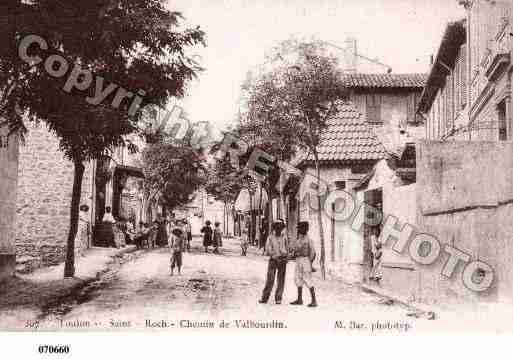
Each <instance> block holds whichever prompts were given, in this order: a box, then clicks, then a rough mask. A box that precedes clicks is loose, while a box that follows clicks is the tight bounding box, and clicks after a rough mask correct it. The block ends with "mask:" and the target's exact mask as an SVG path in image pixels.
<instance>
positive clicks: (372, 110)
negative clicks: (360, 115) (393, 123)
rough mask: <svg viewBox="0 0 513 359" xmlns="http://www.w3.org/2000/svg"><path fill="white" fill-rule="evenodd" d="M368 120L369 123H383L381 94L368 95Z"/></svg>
mask: <svg viewBox="0 0 513 359" xmlns="http://www.w3.org/2000/svg"><path fill="white" fill-rule="evenodd" d="M366 110H367V111H366V112H367V121H368V122H369V123H382V121H381V95H376V94H371V95H367V96H366Z"/></svg>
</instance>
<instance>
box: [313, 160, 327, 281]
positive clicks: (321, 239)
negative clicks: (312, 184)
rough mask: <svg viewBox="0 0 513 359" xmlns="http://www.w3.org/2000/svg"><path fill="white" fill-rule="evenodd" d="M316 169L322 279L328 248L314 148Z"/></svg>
mask: <svg viewBox="0 0 513 359" xmlns="http://www.w3.org/2000/svg"><path fill="white" fill-rule="evenodd" d="M313 152H314V158H315V170H316V173H317V206H318V207H319V208H317V221H318V222H319V239H320V242H321V255H320V256H319V265H320V266H321V273H322V279H326V249H325V245H324V225H323V222H322V201H321V184H320V178H321V168H320V166H319V156H318V154H317V151H316V150H314V151H313Z"/></svg>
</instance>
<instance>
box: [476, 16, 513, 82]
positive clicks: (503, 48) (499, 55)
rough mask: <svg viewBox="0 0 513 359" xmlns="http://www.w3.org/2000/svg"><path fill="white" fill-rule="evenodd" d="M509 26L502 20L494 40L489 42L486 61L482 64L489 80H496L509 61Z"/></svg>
mask: <svg viewBox="0 0 513 359" xmlns="http://www.w3.org/2000/svg"><path fill="white" fill-rule="evenodd" d="M509 30H510V26H509V24H508V23H507V22H504V23H503V24H502V26H500V27H499V32H498V33H497V35H496V36H495V39H494V40H495V41H493V43H492V44H491V50H490V52H489V56H487V61H486V62H485V64H484V66H483V67H484V70H485V75H486V77H487V78H488V80H489V81H495V80H497V79H498V78H499V77H500V76H501V75H502V74H503V73H504V70H506V68H507V67H508V66H509V64H510V63H511V41H510V36H509V33H510V31H509Z"/></svg>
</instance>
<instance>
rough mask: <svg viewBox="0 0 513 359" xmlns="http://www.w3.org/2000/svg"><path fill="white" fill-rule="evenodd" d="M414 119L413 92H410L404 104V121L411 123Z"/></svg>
mask: <svg viewBox="0 0 513 359" xmlns="http://www.w3.org/2000/svg"><path fill="white" fill-rule="evenodd" d="M414 120H415V94H414V93H411V94H409V95H408V101H407V104H406V122H407V123H411V122H414Z"/></svg>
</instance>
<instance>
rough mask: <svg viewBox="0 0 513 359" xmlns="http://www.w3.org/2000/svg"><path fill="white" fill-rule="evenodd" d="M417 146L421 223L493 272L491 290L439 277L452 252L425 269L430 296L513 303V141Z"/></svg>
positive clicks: (425, 285) (458, 278) (457, 273)
mask: <svg viewBox="0 0 513 359" xmlns="http://www.w3.org/2000/svg"><path fill="white" fill-rule="evenodd" d="M419 148H420V150H419V151H417V165H418V168H417V171H418V172H417V173H418V176H417V178H418V182H417V198H418V200H417V203H418V204H419V206H418V210H417V223H418V225H419V229H421V230H422V231H424V232H426V233H430V234H432V235H434V236H436V237H437V239H438V240H439V241H440V243H441V244H442V247H443V246H444V245H445V244H449V245H452V246H454V247H456V248H458V249H459V250H461V251H464V252H466V253H468V254H469V255H470V257H471V260H481V261H483V262H485V263H488V264H489V265H490V266H491V267H492V269H493V271H494V274H495V281H494V283H493V284H492V287H491V288H490V290H488V291H485V292H482V293H475V292H472V291H470V290H468V289H467V288H466V287H465V285H464V284H463V282H462V280H461V275H462V270H463V266H462V265H459V266H458V267H457V268H456V270H455V273H454V274H453V275H452V276H451V278H446V277H443V276H441V274H440V273H441V268H442V266H443V264H444V263H445V261H446V260H447V258H448V256H447V255H446V254H444V255H443V256H442V258H441V259H440V260H439V261H438V262H437V264H435V265H433V266H424V267H423V268H422V278H421V280H422V290H423V293H424V296H427V297H429V298H442V297H457V298H461V299H464V300H505V301H509V302H513V285H512V283H513V270H512V268H513V267H512V258H513V246H512V245H511V238H512V237H513V222H512V221H511V216H512V215H513V204H512V202H513V183H512V182H511V178H512V176H513V163H512V162H511V158H513V143H512V142H441V143H438V142H424V143H421V144H420V147H419Z"/></svg>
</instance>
